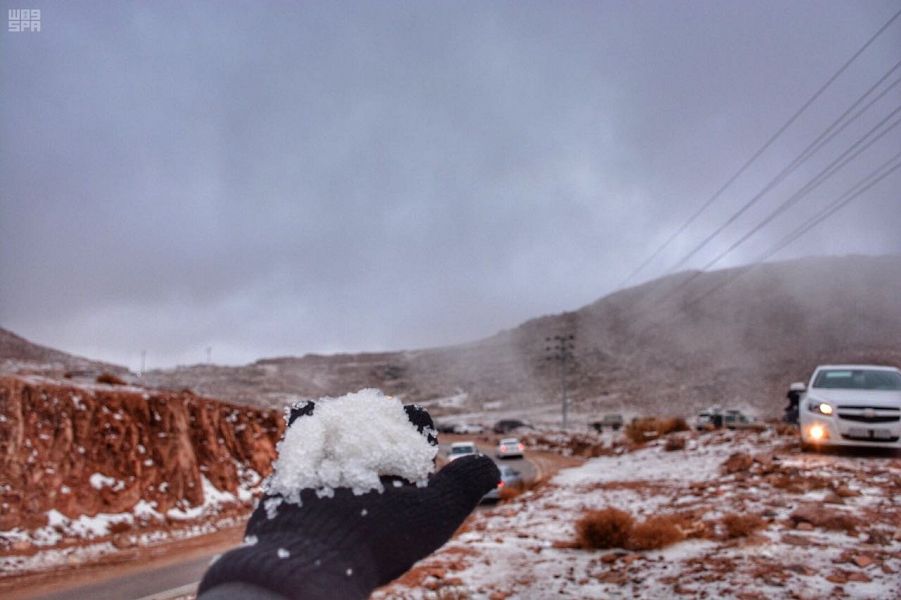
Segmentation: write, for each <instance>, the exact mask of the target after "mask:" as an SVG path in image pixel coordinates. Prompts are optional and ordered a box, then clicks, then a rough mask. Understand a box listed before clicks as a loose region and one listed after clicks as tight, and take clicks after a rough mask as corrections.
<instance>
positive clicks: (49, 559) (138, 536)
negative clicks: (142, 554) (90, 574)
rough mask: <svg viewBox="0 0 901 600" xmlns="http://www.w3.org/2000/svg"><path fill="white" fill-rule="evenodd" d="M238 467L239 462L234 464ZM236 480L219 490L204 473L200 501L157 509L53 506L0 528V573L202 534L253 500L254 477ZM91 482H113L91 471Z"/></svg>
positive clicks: (245, 512)
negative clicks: (65, 510)
mask: <svg viewBox="0 0 901 600" xmlns="http://www.w3.org/2000/svg"><path fill="white" fill-rule="evenodd" d="M239 466H240V465H239ZM240 473H241V482H242V484H241V485H240V486H239V487H238V489H237V491H236V493H234V494H232V493H229V492H224V491H221V490H219V489H217V488H216V487H215V486H213V484H212V483H210V481H209V480H208V479H207V478H206V477H201V480H202V482H203V492H204V503H203V504H202V505H199V506H184V507H175V508H171V509H169V510H167V511H166V512H165V513H160V512H158V511H157V510H156V506H155V504H156V503H155V502H147V501H145V500H140V501H139V502H138V503H137V504H136V505H135V506H134V508H133V509H132V510H131V511H128V512H122V513H98V514H96V515H93V516H87V515H81V516H79V517H78V518H67V517H66V516H64V515H63V514H61V513H60V512H59V511H57V510H50V511H48V512H47V524H46V525H44V526H41V527H37V528H34V529H24V528H20V527H19V528H15V529H11V530H7V531H0V541H2V544H0V577H9V576H17V575H22V574H25V573H32V572H36V571H43V570H48V569H55V568H59V567H64V566H71V565H76V564H86V563H91V562H95V561H97V560H101V559H102V558H103V557H104V556H108V555H110V554H114V553H117V552H121V551H122V550H124V549H127V548H132V547H141V546H151V545H156V544H161V543H166V542H170V541H174V540H181V539H186V538H190V537H195V536H201V535H206V534H209V533H213V532H216V531H219V530H221V529H225V528H228V527H234V526H236V525H240V524H242V523H244V522H245V521H246V519H247V517H248V516H249V514H250V508H251V506H252V503H253V499H254V498H255V497H256V495H258V494H259V491H260V487H259V486H260V483H261V481H260V477H259V475H258V474H257V473H256V472H255V471H252V470H251V469H244V468H243V467H242V468H241V469H240ZM91 483H92V485H94V486H95V487H97V488H99V487H103V486H110V487H114V486H116V485H117V484H118V482H117V481H116V480H114V479H113V478H108V477H105V476H103V475H101V474H98V473H95V474H94V475H92V476H91Z"/></svg>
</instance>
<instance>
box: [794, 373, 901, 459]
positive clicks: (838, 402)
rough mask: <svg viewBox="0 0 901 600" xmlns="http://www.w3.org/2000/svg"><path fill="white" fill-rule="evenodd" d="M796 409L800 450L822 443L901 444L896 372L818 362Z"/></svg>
mask: <svg viewBox="0 0 901 600" xmlns="http://www.w3.org/2000/svg"><path fill="white" fill-rule="evenodd" d="M799 387H800V386H799ZM799 412H800V418H801V447H802V449H804V450H816V449H819V448H822V447H824V446H866V447H884V448H896V449H897V448H901V441H899V440H901V370H899V369H897V368H895V367H885V366H876V365H821V366H819V367H817V368H816V369H815V370H814V372H813V375H811V377H810V381H809V382H808V384H807V386H805V388H804V391H803V392H802V394H801V398H800V400H799Z"/></svg>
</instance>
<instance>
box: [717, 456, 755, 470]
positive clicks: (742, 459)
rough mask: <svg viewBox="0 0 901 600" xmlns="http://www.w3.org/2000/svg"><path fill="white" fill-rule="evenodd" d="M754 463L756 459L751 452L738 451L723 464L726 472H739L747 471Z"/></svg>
mask: <svg viewBox="0 0 901 600" xmlns="http://www.w3.org/2000/svg"><path fill="white" fill-rule="evenodd" d="M753 464H754V459H753V458H751V455H750V454H747V453H745V452H736V453H734V454H732V455H731V456H729V458H727V459H726V461H725V462H724V463H723V465H722V470H723V472H724V473H726V474H733V473H739V472H741V471H747V470H748V469H750V468H751V465H753Z"/></svg>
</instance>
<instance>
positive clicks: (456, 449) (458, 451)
mask: <svg viewBox="0 0 901 600" xmlns="http://www.w3.org/2000/svg"><path fill="white" fill-rule="evenodd" d="M478 453H479V449H478V448H476V445H475V443H474V442H454V443H453V444H451V447H450V452H448V453H447V460H448V462H451V461H454V460H457V459H458V458H460V457H463V456H469V455H470V454H478Z"/></svg>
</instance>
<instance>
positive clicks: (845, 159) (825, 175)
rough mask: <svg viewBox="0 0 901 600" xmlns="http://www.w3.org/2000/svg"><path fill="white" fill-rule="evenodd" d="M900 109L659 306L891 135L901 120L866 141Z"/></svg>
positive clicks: (657, 302) (682, 283) (683, 283)
mask: <svg viewBox="0 0 901 600" xmlns="http://www.w3.org/2000/svg"><path fill="white" fill-rule="evenodd" d="M899 112H901V106H898V107H897V108H895V110H893V111H892V112H891V113H889V114H888V115H886V116H885V117H884V118H883V119H882V120H880V121H879V123H877V124H876V125H874V126H873V127H872V128H871V129H870V130H868V131H867V132H866V133H865V134H864V135H863V136H861V137H860V138H859V139H858V140H857V141H856V142H854V143H853V144H852V145H851V146H850V147H849V148H847V149H846V150H845V151H844V152H842V153H841V154H840V155H839V156H838V158H836V159H834V160H833V161H832V162H831V163H829V164H828V165H827V166H826V167H824V168H823V169H822V170H821V171H820V172H819V173H817V174H816V175H814V176H813V177H812V178H811V179H810V180H809V181H808V182H807V183H806V184H804V185H803V186H802V187H801V189H799V190H798V191H797V192H795V193H794V194H792V195H791V196H789V197H788V199H786V200H784V201H783V202H782V203H781V204H780V205H779V206H778V207H776V208H775V209H774V210H773V211H771V212H770V213H769V214H768V215H767V216H766V217H764V219H763V221H761V222H760V223H758V224H757V225H756V226H754V227H753V228H751V230H750V231H748V232H747V233H745V234H744V235H743V236H742V237H740V238H739V239H738V240H737V241H736V242H733V243H732V245H731V246H729V247H728V248H727V249H726V250H725V251H723V252H721V253H720V254H719V255H717V256H716V257H715V258H714V259H713V260H711V261H710V262H708V263H707V264H705V265H704V266H703V267H702V268H701V269H700V270H699V271H698V272H696V273H693V274H691V275H690V276H689V277H688V279H685V280H684V281H682V282H681V283H679V285H677V286H676V287H675V288H673V289H671V290H669V291H668V292H667V293H666V294H665V295H664V296H663V297H662V298H660V299H658V300H657V301H656V302H655V303H654V304H655V305H659V304H662V303H664V302H666V300H668V299H669V298H671V297H672V296H674V295H675V294H676V293H678V291H679V290H681V289H682V288H684V287H686V286H687V285H688V284H690V283H691V282H692V281H694V280H695V279H697V278H698V277H700V275H701V273H703V272H704V271H705V270H707V269H709V268H710V267H712V266H713V265H715V264H716V263H718V262H719V261H720V260H722V259H723V258H724V257H725V256H726V255H728V254H729V253H731V252H732V251H733V250H735V249H736V248H738V246H740V245H741V244H743V243H744V242H745V241H747V240H748V238H750V237H751V236H752V235H754V234H755V233H757V232H758V231H760V230H761V229H762V228H763V227H765V226H766V225H767V224H769V223H770V222H772V221H773V220H774V219H775V218H776V217H778V216H779V215H780V214H782V213H783V212H785V211H786V210H788V209H789V208H790V207H791V206H793V205H794V204H796V203H797V202H798V201H800V200H801V199H802V198H804V197H805V196H807V195H808V194H809V193H810V192H812V191H813V190H814V189H816V188H817V187H818V186H819V185H821V184H822V183H823V182H824V181H826V180H827V179H829V178H830V177H832V176H833V175H835V173H837V172H838V171H840V170H841V169H842V168H844V167H845V165H847V164H848V163H849V162H851V161H852V160H854V159H855V158H857V157H858V156H859V155H860V154H861V153H863V152H864V151H865V150H866V149H867V148H869V147H870V146H872V145H873V144H875V143H876V142H877V141H879V140H880V139H882V138H883V137H884V136H885V135H886V134H888V133H889V132H890V131H892V130H893V129H894V128H895V127H897V126H898V125H899V124H901V119H896V120H895V121H894V122H893V123H892V124H891V125H889V126H888V127H885V128H884V129H883V130H882V131H880V132H879V133H878V134H876V135H875V136H874V137H872V139H869V140H867V138H869V137H870V136H873V135H874V133H875V132H876V131H878V130H879V128H880V127H882V126H883V125H885V123H886V122H887V121H888V120H889V119H891V118H892V117H893V116H895V115H896V114H898V113H899ZM770 183H772V182H770ZM769 187H771V186H770V184H767V186H765V187H764V190H767V189H768V188H769ZM760 195H761V194H758V196H755V198H758V197H759V196H760ZM746 206H747V205H746Z"/></svg>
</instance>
